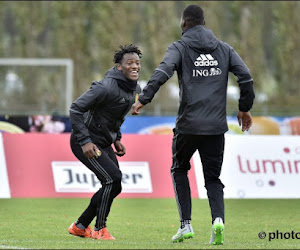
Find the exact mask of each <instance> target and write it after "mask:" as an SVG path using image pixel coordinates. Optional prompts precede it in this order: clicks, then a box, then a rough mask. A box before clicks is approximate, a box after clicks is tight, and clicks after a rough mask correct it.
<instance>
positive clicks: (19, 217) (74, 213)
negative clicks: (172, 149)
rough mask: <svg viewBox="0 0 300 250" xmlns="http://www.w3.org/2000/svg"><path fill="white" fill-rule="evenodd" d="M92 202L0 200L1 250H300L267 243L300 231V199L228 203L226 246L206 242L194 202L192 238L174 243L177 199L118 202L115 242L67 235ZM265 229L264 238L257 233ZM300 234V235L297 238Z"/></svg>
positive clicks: (206, 217) (200, 204)
mask: <svg viewBox="0 0 300 250" xmlns="http://www.w3.org/2000/svg"><path fill="white" fill-rule="evenodd" d="M88 203H89V200H88V199H70V198H69V199H62V198H61V199H0V232H1V233H0V248H15V249H16V248H30V249H33V248H35V249H37V248H40V249H113V248H118V249H163V248H165V249H211V248H212V249H243V248H247V249H266V248H268V249H280V248H281V249H288V248H290V249H299V248H300V239H298V240H297V239H277V240H272V241H269V240H268V234H269V232H276V230H279V231H280V232H283V233H285V232H291V231H292V230H293V231H294V232H300V214H299V211H300V200H298V199H292V200H288V199H286V200H272V199H270V200H254V199H249V200H247V199H241V200H239V199H237V200H231V199H228V200H226V201H225V207H226V224H225V242H224V245H223V246H211V245H209V244H208V241H209V237H210V232H211V231H210V230H211V219H210V210H209V205H208V201H207V200H200V199H193V214H192V225H193V228H194V231H195V237H194V238H193V239H189V240H185V241H184V242H183V243H172V242H171V237H172V236H173V234H175V233H176V232H177V229H178V226H179V222H178V220H179V219H178V212H177V208H176V202H175V200H174V199H116V200H115V201H114V203H113V206H112V209H111V213H110V216H109V218H108V223H107V225H108V229H109V231H110V232H111V234H112V235H114V237H115V238H116V240H115V241H97V240H94V239H84V238H79V237H74V236H72V235H69V233H68V231H67V229H68V227H69V225H70V224H71V223H72V222H73V221H75V220H76V219H77V218H78V216H79V215H80V214H81V212H82V211H83V210H84V209H85V207H86V206H87V205H88ZM260 231H265V232H266V233H267V238H266V239H259V238H258V233H259V232H260ZM298 235H299V236H300V234H298Z"/></svg>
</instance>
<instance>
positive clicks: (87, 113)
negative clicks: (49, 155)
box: [70, 67, 141, 147]
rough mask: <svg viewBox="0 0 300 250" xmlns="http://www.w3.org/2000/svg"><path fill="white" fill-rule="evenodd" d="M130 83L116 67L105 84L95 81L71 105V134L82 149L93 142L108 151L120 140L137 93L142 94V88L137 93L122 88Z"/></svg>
mask: <svg viewBox="0 0 300 250" xmlns="http://www.w3.org/2000/svg"><path fill="white" fill-rule="evenodd" d="M128 81H129V80H127V79H126V78H125V76H124V75H123V73H122V72H121V71H119V70H118V69H116V67H114V68H112V69H110V70H108V71H107V72H106V75H105V77H104V79H103V80H102V81H99V82H97V81H94V82H93V83H92V85H91V87H90V89H89V90H87V91H86V92H85V93H84V94H82V95H81V96H80V97H79V98H77V99H76V100H75V101H74V102H73V103H72V105H71V107H70V120H71V124H72V133H74V134H75V136H76V138H77V140H78V142H79V144H80V145H81V146H82V145H84V144H85V143H87V142H93V143H95V144H97V145H100V146H101V147H108V146H110V145H111V144H112V143H114V142H115V141H116V140H120V139H121V132H120V127H121V125H122V123H123V121H124V120H125V115H126V114H127V113H128V111H129V110H130V108H131V106H132V104H133V103H134V102H135V98H136V95H137V93H140V91H141V89H140V87H139V85H136V90H135V91H128V90H127V91H126V90H125V89H124V88H122V86H124V84H129V82H128ZM130 83H131V84H132V82H130Z"/></svg>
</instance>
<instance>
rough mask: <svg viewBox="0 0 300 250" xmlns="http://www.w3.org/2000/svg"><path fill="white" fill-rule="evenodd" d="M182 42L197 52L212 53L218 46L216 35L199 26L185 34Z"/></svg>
mask: <svg viewBox="0 0 300 250" xmlns="http://www.w3.org/2000/svg"><path fill="white" fill-rule="evenodd" d="M182 41H184V42H185V43H187V44H188V45H189V46H190V47H191V48H193V49H194V50H195V51H197V52H198V51H201V52H211V51H213V50H215V49H216V47H217V46H218V39H217V38H216V36H215V35H214V33H213V32H212V31H211V30H209V29H206V28H205V27H204V26H203V25H197V26H195V27H193V28H190V29H187V30H186V31H185V32H183V34H182Z"/></svg>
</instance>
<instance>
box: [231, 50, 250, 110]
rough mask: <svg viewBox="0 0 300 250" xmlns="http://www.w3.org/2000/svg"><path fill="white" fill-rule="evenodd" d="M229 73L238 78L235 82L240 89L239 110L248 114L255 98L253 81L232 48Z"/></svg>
mask: <svg viewBox="0 0 300 250" xmlns="http://www.w3.org/2000/svg"><path fill="white" fill-rule="evenodd" d="M229 71H231V72H232V73H233V74H234V75H236V76H237V78H238V80H237V82H238V84H239V88H240V99H239V110H240V111H243V112H248V111H249V110H250V109H251V108H252V105H253V100H254V98H255V94H254V90H253V79H252V77H251V75H250V70H249V69H248V67H247V66H246V64H245V63H244V61H243V59H242V58H241V57H240V56H239V54H238V53H237V52H236V51H235V50H234V49H233V48H232V47H230V62H229Z"/></svg>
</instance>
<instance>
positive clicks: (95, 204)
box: [70, 133, 122, 228]
mask: <svg viewBox="0 0 300 250" xmlns="http://www.w3.org/2000/svg"><path fill="white" fill-rule="evenodd" d="M70 144H71V149H72V151H73V153H74V155H75V156H76V157H77V158H78V159H79V160H80V161H81V162H82V163H83V164H84V165H85V166H87V167H88V168H89V169H90V170H91V171H93V172H94V174H95V175H96V176H97V178H98V179H99V181H100V182H101V185H102V187H101V188H100V189H99V190H98V191H97V192H96V193H95V194H94V195H93V197H92V199H91V201H90V204H89V206H88V207H87V209H86V210H85V211H84V212H83V213H82V215H81V216H80V217H79V218H78V221H79V222H81V223H82V224H83V225H84V226H85V227H87V226H88V225H89V224H90V223H91V222H92V220H93V219H94V218H95V216H96V224H95V227H96V228H103V227H104V226H105V225H106V219H107V216H108V214H109V211H110V208H111V205H112V202H113V199H114V198H115V197H116V196H117V195H118V194H119V193H121V190H122V186H121V180H122V172H121V171H120V169H119V164H118V160H117V158H116V156H115V153H114V151H113V149H112V147H111V146H109V147H107V148H101V147H99V145H97V147H98V148H99V150H100V151H101V156H100V157H98V158H91V159H88V158H86V157H85V156H84V154H83V152H82V148H81V146H80V145H79V143H78V142H77V140H76V138H75V136H74V134H73V133H72V134H71V140H70Z"/></svg>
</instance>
